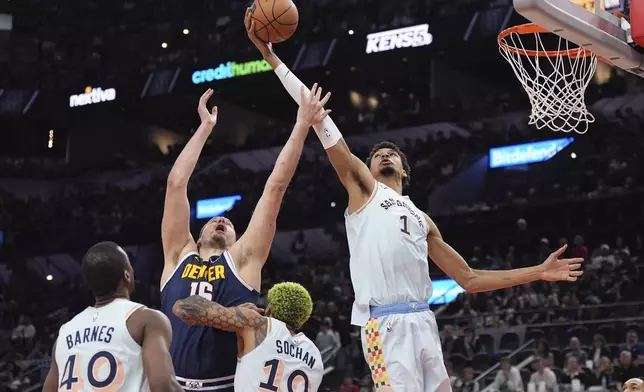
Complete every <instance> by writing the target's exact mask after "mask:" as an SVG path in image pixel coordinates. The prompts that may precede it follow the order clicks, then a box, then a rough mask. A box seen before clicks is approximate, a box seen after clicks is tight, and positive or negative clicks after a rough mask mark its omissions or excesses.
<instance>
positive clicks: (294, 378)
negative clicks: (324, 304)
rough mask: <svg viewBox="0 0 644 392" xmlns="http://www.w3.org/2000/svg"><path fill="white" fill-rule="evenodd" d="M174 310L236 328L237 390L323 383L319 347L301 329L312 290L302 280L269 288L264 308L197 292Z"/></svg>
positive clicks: (313, 387) (187, 318)
mask: <svg viewBox="0 0 644 392" xmlns="http://www.w3.org/2000/svg"><path fill="white" fill-rule="evenodd" d="M172 310H173V312H174V314H175V315H176V316H177V317H179V318H180V319H181V320H183V321H184V322H186V323H188V324H190V325H203V326H208V327H213V328H217V329H221V330H224V331H229V332H235V333H236V334H237V341H238V345H239V349H238V353H239V357H240V360H239V363H238V364H237V371H236V373H235V391H236V392H246V391H249V392H250V391H257V390H258V389H264V390H285V391H290V390H303V391H317V390H318V388H319V386H320V384H321V383H322V376H323V373H324V366H323V363H322V355H321V354H320V350H318V348H317V347H316V346H315V344H313V342H312V341H311V340H310V339H309V338H307V337H306V336H305V335H304V334H302V333H297V330H299V329H300V328H301V327H302V325H304V323H306V321H307V320H308V319H309V317H311V312H312V311H313V301H312V300H311V295H310V294H309V292H308V291H307V290H306V289H305V288H304V287H303V286H302V285H300V284H298V283H293V282H284V283H278V284H276V285H274V286H273V287H272V288H271V289H270V290H269V291H268V305H267V307H266V310H265V311H263V310H262V309H259V308H257V307H256V306H255V305H253V304H244V305H240V306H234V307H230V308H227V307H224V306H221V305H219V304H218V303H216V302H214V301H211V300H208V299H206V298H204V297H201V296H199V295H193V296H191V297H188V298H186V299H182V300H178V301H177V302H176V303H175V304H174V307H173V308H172ZM214 349H216V348H214ZM298 386H303V387H304V389H299V388H298Z"/></svg>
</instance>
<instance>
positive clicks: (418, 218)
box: [380, 197, 425, 229]
mask: <svg viewBox="0 0 644 392" xmlns="http://www.w3.org/2000/svg"><path fill="white" fill-rule="evenodd" d="M393 206H397V207H405V208H406V209H407V211H408V212H409V215H411V216H412V217H413V218H415V219H416V222H418V225H419V226H420V227H422V228H423V229H425V218H423V217H422V216H420V215H418V213H417V212H416V209H415V208H413V207H412V206H410V205H409V204H407V203H405V202H404V201H402V200H396V199H394V198H393V197H390V198H388V199H385V200H383V201H382V203H380V207H382V208H384V209H385V210H389V208H391V207H393Z"/></svg>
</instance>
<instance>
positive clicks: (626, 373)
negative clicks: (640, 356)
mask: <svg viewBox="0 0 644 392" xmlns="http://www.w3.org/2000/svg"><path fill="white" fill-rule="evenodd" d="M641 372H642V370H641V369H640V368H638V367H636V366H635V364H633V354H632V353H631V351H622V352H621V353H620V354H619V362H618V364H617V366H615V381H617V382H621V383H624V382H626V381H627V380H629V379H631V378H635V377H638V376H640V373H641Z"/></svg>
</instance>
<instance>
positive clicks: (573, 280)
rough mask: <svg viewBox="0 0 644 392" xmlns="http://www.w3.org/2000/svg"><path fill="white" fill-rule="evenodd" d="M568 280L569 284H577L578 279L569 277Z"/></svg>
mask: <svg viewBox="0 0 644 392" xmlns="http://www.w3.org/2000/svg"><path fill="white" fill-rule="evenodd" d="M567 280H568V282H576V281H577V277H576V276H569V277H568V279H567Z"/></svg>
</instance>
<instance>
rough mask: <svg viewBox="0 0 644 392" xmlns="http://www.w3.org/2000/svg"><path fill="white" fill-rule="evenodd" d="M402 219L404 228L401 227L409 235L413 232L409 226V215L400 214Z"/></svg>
mask: <svg viewBox="0 0 644 392" xmlns="http://www.w3.org/2000/svg"><path fill="white" fill-rule="evenodd" d="M400 221H401V223H402V228H401V229H400V231H402V232H403V233H405V234H407V235H409V234H411V233H410V232H409V226H408V223H407V215H401V216H400Z"/></svg>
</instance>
